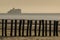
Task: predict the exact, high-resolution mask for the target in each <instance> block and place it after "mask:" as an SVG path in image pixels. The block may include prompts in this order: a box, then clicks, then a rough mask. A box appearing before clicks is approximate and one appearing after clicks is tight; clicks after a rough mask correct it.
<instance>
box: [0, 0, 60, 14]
mask: <svg viewBox="0 0 60 40" xmlns="http://www.w3.org/2000/svg"><path fill="white" fill-rule="evenodd" d="M12 8H16V9H17V8H19V9H21V10H22V13H60V0H0V12H1V13H6V12H7V11H8V10H10V9H12Z"/></svg>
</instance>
